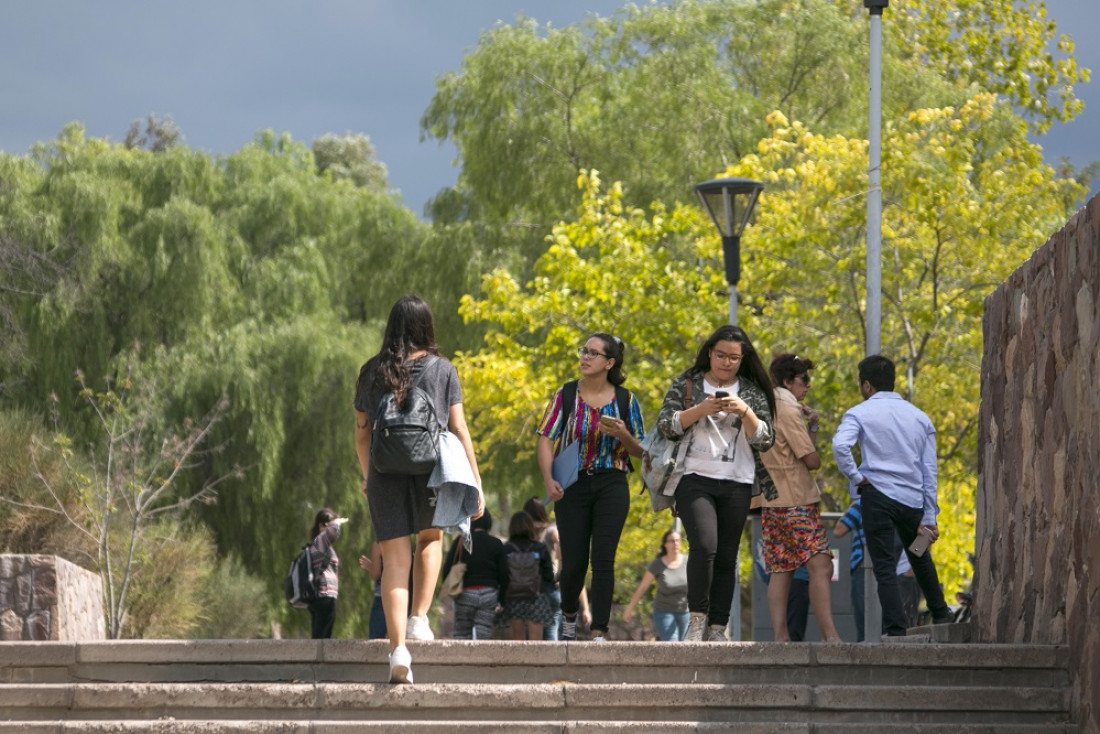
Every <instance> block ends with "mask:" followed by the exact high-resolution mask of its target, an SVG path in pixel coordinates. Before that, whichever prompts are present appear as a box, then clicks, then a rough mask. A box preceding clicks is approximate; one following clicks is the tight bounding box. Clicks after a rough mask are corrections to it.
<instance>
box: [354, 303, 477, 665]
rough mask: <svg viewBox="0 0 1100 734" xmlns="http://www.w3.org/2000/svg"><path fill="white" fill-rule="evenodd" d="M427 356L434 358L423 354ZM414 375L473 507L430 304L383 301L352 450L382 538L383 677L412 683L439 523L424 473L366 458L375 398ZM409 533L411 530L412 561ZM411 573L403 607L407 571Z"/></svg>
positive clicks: (362, 380) (466, 441) (456, 390)
mask: <svg viewBox="0 0 1100 734" xmlns="http://www.w3.org/2000/svg"><path fill="white" fill-rule="evenodd" d="M429 357H434V358H433V359H427V358H429ZM414 381H415V382H416V384H417V386H418V387H419V388H420V389H422V390H424V391H425V392H426V393H427V394H428V396H429V397H430V399H431V401H432V404H433V407H434V408H435V416H436V418H437V420H438V421H439V427H440V429H442V428H448V429H449V430H450V431H451V433H453V434H454V435H455V436H456V437H458V439H459V441H461V443H462V446H463V448H464V449H465V452H466V458H467V459H468V460H469V462H470V468H471V470H472V471H473V474H474V477H475V479H476V481H477V486H478V513H477V515H475V516H474V517H477V516H478V515H480V514H481V512H482V511H484V508H485V495H484V493H483V492H481V475H480V474H479V473H478V468H477V457H475V456H474V445H473V442H472V441H471V440H470V430H469V428H468V427H467V426H466V414H465V412H464V411H463V407H462V387H461V385H460V384H459V381H458V372H457V371H455V368H454V365H453V364H451V363H450V361H448V360H447V359H444V358H443V357H442V356H440V355H439V347H438V346H437V345H436V341H435V323H434V321H433V319H432V312H431V309H430V308H429V307H428V304H427V303H425V302H424V300H423V299H421V298H419V297H418V296H412V295H410V296H404V297H402V298H400V299H398V301H397V302H396V303H395V304H394V305H393V308H391V309H390V314H389V317H388V318H387V319H386V328H385V331H384V332H383V335H382V346H381V347H380V348H379V350H378V353H377V354H375V355H374V356H373V357H371V358H370V359H369V360H368V361H367V362H366V364H364V365H363V367H362V368H361V369H360V370H359V379H358V380H357V381H356V388H355V453H356V455H357V456H358V458H359V467H360V469H361V470H362V472H363V494H364V496H366V498H367V504H368V505H369V507H370V517H371V525H372V526H373V529H374V537H375V538H376V539H377V540H378V542H379V543H380V544H381V546H382V558H383V559H384V560H385V568H383V570H382V607H383V609H385V612H386V632H387V635H388V637H389V640H390V646H391V652H390V655H389V663H390V682H391V683H412V682H413V675H412V656H411V655H410V654H409V650H408V648H407V647H405V640H406V631H407V637H408V639H410V640H431V639H433V638H434V637H435V635H434V634H433V633H432V629H431V627H430V626H429V625H428V616H427V615H428V609H429V608H431V604H432V598H433V596H434V595H435V589H436V585H437V581H438V577H439V567H440V566H441V565H442V546H443V531H442V530H440V529H439V528H436V527H433V525H432V520H433V519H434V513H435V508H434V507H433V506H432V499H433V497H434V496H435V495H434V493H433V492H432V491H431V490H429V489H428V478H429V476H428V475H427V474H423V475H405V474H387V473H384V472H380V471H378V469H377V467H374V466H373V465H372V464H371V441H372V429H371V426H372V423H373V421H374V420H375V419H376V418H377V417H378V411H379V407H380V403H381V402H382V398H383V397H384V396H385V395H387V394H388V393H393V395H394V396H395V397H396V398H397V400H398V404H404V402H405V399H406V397H407V395H408V393H409V391H410V388H411V387H412V385H413V383H414ZM410 536H416V551H415V561H414V560H413V546H412V541H411V539H410ZM410 571H411V573H412V575H413V584H412V602H411V603H412V614H411V615H410V614H409V603H410V602H409V573H410Z"/></svg>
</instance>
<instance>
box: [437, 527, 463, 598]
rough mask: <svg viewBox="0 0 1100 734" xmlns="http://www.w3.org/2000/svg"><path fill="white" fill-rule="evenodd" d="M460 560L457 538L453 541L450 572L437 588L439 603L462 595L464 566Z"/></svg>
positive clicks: (460, 548)
mask: <svg viewBox="0 0 1100 734" xmlns="http://www.w3.org/2000/svg"><path fill="white" fill-rule="evenodd" d="M460 558H462V539H461V538H459V539H457V540H456V541H455V559H454V562H453V563H452V564H451V570H450V571H448V572H447V577H446V578H444V579H443V585H442V586H441V587H440V588H439V598H440V600H441V601H450V600H452V599H454V598H455V597H456V596H458V595H459V594H461V593H462V590H463V589H464V588H466V587H465V585H464V580H465V577H466V564H465V563H463V562H462V561H460V560H459V559H460Z"/></svg>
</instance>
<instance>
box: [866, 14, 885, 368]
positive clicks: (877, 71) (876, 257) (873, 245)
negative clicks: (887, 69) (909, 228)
mask: <svg viewBox="0 0 1100 734" xmlns="http://www.w3.org/2000/svg"><path fill="white" fill-rule="evenodd" d="M870 10H871V104H870V108H871V119H870V125H869V126H868V142H869V143H870V158H871V161H870V163H871V165H870V168H869V169H868V178H869V181H868V189H867V355H868V356H870V355H872V354H878V353H879V352H880V351H882V8H881V7H872V8H870Z"/></svg>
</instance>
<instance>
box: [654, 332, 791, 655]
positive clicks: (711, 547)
mask: <svg viewBox="0 0 1100 734" xmlns="http://www.w3.org/2000/svg"><path fill="white" fill-rule="evenodd" d="M689 382H690V384H691V391H690V395H691V399H690V401H689V400H688V399H687V396H688V394H689V392H688V387H687V386H688V383H689ZM689 403H690V404H689ZM774 413H775V397H774V396H773V395H772V391H771V382H770V381H769V380H768V373H767V372H766V371H765V370H764V365H763V363H761V361H760V357H759V355H758V354H757V352H756V350H755V349H754V348H753V346H752V342H750V341H749V338H748V336H747V335H746V334H745V332H744V331H742V330H741V329H739V328H738V327H736V326H721V327H719V328H718V329H717V330H716V331H715V332H714V333H713V334H711V335H710V337H709V338H708V339H707V340H706V341H705V342H704V343H703V345H702V346H701V347H700V348H699V353H698V354H697V355H696V357H695V363H694V364H693V365H692V366H691V367H689V368H688V369H687V370H685V371H684V373H683V374H681V375H680V376H679V377H677V378H676V379H675V380H673V381H672V386H671V387H670V388H669V390H668V394H666V395H665V400H664V403H663V404H662V405H661V413H660V415H659V416H658V417H657V430H659V431H660V432H661V434H662V435H664V436H665V437H666V438H668V439H670V440H677V441H678V440H684V441H687V442H688V444H687V447H686V453H685V454H684V475H683V478H682V479H681V480H680V483H679V484H678V485H677V487H676V506H675V510H676V514H677V515H678V516H679V517H680V519H681V520H683V523H684V529H685V530H686V531H687V536H688V543H689V544H690V545H691V553H690V555H689V556H688V563H687V574H688V610H689V611H690V615H691V616H690V621H689V623H688V631H687V637H686V638H685V640H686V641H687V642H699V641H706V642H719V641H725V640H727V637H726V633H725V629H726V626H727V625H728V624H729V616H730V604H731V603H732V602H733V595H734V593H735V592H736V589H735V588H734V587H735V584H736V570H737V551H738V549H739V548H740V545H741V533H742V531H743V530H744V528H745V519H746V518H747V517H748V514H749V505H750V503H751V501H752V497H753V495H754V494H759V493H760V492H762V491H764V492H765V493H766V494H768V495H769V499H770V498H772V495H774V494H775V487H774V486H772V485H771V482H770V480H768V479H767V470H766V469H765V468H764V465H763V464H762V463H761V460H760V454H761V453H762V452H764V451H767V450H768V449H770V448H771V446H772V443H773V442H774V441H775V435H774V433H773V432H772V415H774Z"/></svg>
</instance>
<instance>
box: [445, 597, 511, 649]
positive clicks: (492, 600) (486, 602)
mask: <svg viewBox="0 0 1100 734" xmlns="http://www.w3.org/2000/svg"><path fill="white" fill-rule="evenodd" d="M499 598H500V595H499V593H498V589H496V588H491V587H483V588H478V589H463V591H462V593H460V594H459V595H458V596H456V597H455V632H454V635H455V639H456V640H491V639H493V621H494V620H495V619H496V608H497V602H498V601H499Z"/></svg>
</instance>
